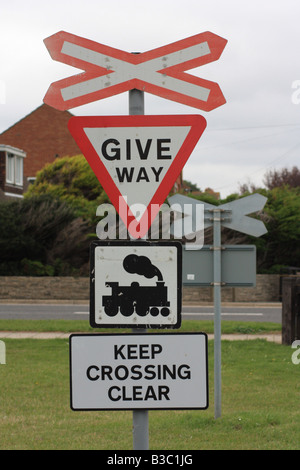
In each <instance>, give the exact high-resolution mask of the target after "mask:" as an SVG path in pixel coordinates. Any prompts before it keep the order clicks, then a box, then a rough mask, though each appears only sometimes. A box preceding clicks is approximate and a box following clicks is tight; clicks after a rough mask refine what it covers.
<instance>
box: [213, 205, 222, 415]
mask: <svg viewBox="0 0 300 470" xmlns="http://www.w3.org/2000/svg"><path fill="white" fill-rule="evenodd" d="M213 230H214V240H213V244H214V246H213V250H214V257H213V258H214V261H213V264H214V310H215V315H214V320H215V321H214V362H215V363H214V392H215V418H219V417H220V416H221V249H222V247H221V209H213Z"/></svg>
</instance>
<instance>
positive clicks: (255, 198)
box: [168, 194, 267, 418]
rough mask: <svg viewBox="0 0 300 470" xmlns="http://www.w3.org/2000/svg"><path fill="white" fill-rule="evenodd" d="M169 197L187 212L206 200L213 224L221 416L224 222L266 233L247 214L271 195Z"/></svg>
mask: <svg viewBox="0 0 300 470" xmlns="http://www.w3.org/2000/svg"><path fill="white" fill-rule="evenodd" d="M168 201H169V203H170V204H177V205H178V206H180V207H181V208H182V213H184V205H187V204H192V205H195V204H204V214H205V215H206V217H204V227H209V226H211V225H212V226H213V246H212V247H211V249H212V250H213V282H212V285H213V288H214V359H215V360H214V387H215V418H219V417H220V416H221V286H222V269H221V253H222V244H221V225H223V226H224V227H227V228H231V229H233V230H238V231H240V232H243V233H247V234H249V235H252V236H256V237H259V236H260V235H263V234H264V233H266V232H267V230H266V228H265V225H264V224H263V222H261V221H259V220H256V219H253V218H250V217H247V216H246V214H251V213H253V212H257V211H259V210H262V208H263V207H264V205H265V203H266V201H267V198H265V197H264V196H262V195H260V194H254V195H251V196H247V197H245V198H242V199H238V200H236V201H232V202H229V203H227V204H222V205H220V206H214V205H212V204H208V203H206V202H204V203H203V202H201V201H199V200H196V199H193V198H190V197H187V196H181V195H180V194H177V195H175V196H172V197H170V198H169V199H168ZM173 232H174V231H173ZM175 232H176V226H175ZM193 253H194V252H193Z"/></svg>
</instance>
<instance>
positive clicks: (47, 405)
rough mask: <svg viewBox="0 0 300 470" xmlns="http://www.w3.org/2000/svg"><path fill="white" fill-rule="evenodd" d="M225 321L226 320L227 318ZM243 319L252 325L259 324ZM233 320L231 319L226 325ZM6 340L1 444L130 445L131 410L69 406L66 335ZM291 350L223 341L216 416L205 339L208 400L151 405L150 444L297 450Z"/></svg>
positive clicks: (297, 375)
mask: <svg viewBox="0 0 300 470" xmlns="http://www.w3.org/2000/svg"><path fill="white" fill-rule="evenodd" d="M194 323H196V325H197V328H196V325H194ZM223 323H224V328H225V327H226V328H229V323H228V324H227V325H226V322H223ZM230 323H231V322H230ZM14 325H16V324H15V323H14ZM243 325H244V328H246V327H247V329H248V330H249V329H250V331H256V330H257V328H258V329H259V332H261V329H263V328H264V326H263V325H258V324H252V325H250V324H248V325H246V324H245V323H243ZM257 325H258V326H257ZM19 326H20V325H19ZM52 326H53V325H52ZM60 326H61V324H60ZM236 326H237V325H234V324H232V325H231V331H232V329H234V330H236ZM16 327H17V325H16ZM31 327H33V324H31ZM207 327H209V328H210V327H211V325H210V324H208V325H206V322H203V323H202V322H191V323H187V322H184V325H183V330H185V331H187V330H188V331H193V328H196V330H197V331H199V328H200V329H201V330H204V331H205V328H207ZM55 328H56V327H55ZM65 328H67V326H66V325H65ZM239 328H240V327H238V328H237V329H238V330H239ZM266 328H269V327H267V326H266ZM3 329H4V325H3V322H0V330H3ZM10 329H11V328H10ZM68 329H70V325H69V326H68ZM71 330H72V331H73V327H71ZM81 330H82V328H81ZM271 330H272V331H274V328H273V329H272V328H271ZM74 331H78V325H75V327H74ZM115 332H116V331H115ZM118 332H119V331H118ZM206 332H207V333H208V332H209V331H206ZM239 332H240V331H239ZM4 341H5V345H6V364H5V365H0V384H1V385H0V449H1V450H6V449H10V450H14V449H24V450H29V449H31V450H43V449H47V450H52V449H53V450H54V449H65V450H73V449H78V450H80V449H94V450H101V449H102V450H104V449H105V450H126V449H128V450H132V448H133V447H132V446H133V441H132V412H131V411H90V412H81V411H72V410H71V409H70V398H69V393H70V387H69V342H68V340H64V339H52V340H38V339H5V340H4ZM293 352H294V350H293V349H292V348H291V347H289V346H283V345H280V344H274V343H269V342H267V341H264V340H252V341H222V416H221V418H218V419H215V418H214V391H213V385H214V384H213V376H214V373H213V370H214V365H213V356H214V354H213V341H209V344H208V359H209V397H210V398H209V399H210V406H209V408H208V409H207V410H168V411H167V410H161V411H158V410H155V411H149V447H150V449H155V450H168V449H176V450H178V451H179V450H205V449H212V450H216V449H228V450H229V449H236V450H237V449H239V450H246V449H251V450H252V449H253V450H254V449H261V450H275V449H282V450H287V449H290V450H292V449H295V450H299V449H300V413H299V399H300V380H299V379H300V364H299V365H295V364H293V362H292V360H291V357H292V353H293ZM187 400H188V397H187Z"/></svg>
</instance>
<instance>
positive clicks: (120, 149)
mask: <svg viewBox="0 0 300 470" xmlns="http://www.w3.org/2000/svg"><path fill="white" fill-rule="evenodd" d="M68 127H69V130H70V132H71V134H72V136H73V137H74V139H75V141H76V142H77V144H78V146H79V148H80V149H81V151H82V152H83V155H84V156H85V158H86V159H87V161H88V163H89V165H90V167H91V168H92V170H93V172H94V173H95V175H96V177H97V179H98V181H99V182H100V184H101V185H102V187H103V189H104V191H105V192H106V194H107V195H108V197H109V199H110V201H111V202H112V204H113V205H114V207H115V209H116V210H117V212H118V213H119V215H120V217H121V219H122V220H123V222H124V224H125V226H126V227H127V229H128V232H129V233H130V235H131V236H132V237H133V238H142V237H144V235H145V234H146V233H147V232H148V230H149V228H150V226H151V223H152V222H153V220H154V219H155V217H156V215H157V213H158V212H159V208H160V206H161V205H162V204H163V202H164V201H165V199H166V198H167V196H168V194H169V192H170V190H171V188H172V186H173V185H174V183H175V181H176V179H177V177H178V176H179V174H180V172H181V170H182V168H183V166H184V165H185V163H186V161H187V160H188V158H189V156H190V155H191V153H192V151H193V149H194V147H195V145H196V144H197V142H198V140H199V139H200V137H201V135H202V133H203V131H204V129H205V127H206V120H205V118H204V117H203V116H199V115H174V116H173V115H171V116H165V115H159V116H153V115H150V116H149V115H132V116H73V117H72V118H71V119H70V120H69V123H68Z"/></svg>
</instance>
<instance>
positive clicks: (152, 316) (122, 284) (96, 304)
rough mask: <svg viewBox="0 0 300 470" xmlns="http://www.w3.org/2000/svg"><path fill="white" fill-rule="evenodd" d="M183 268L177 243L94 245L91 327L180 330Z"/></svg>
mask: <svg viewBox="0 0 300 470" xmlns="http://www.w3.org/2000/svg"><path fill="white" fill-rule="evenodd" d="M181 266H182V247H181V244H180V243H178V242H147V241H130V242H127V241H124V242H122V241H96V242H93V243H92V245H91V276H90V290H91V299H90V324H91V326H92V327H94V328H97V327H111V326H116V327H125V328H126V327H130V328H179V327H180V324H181V285H182V284H181V270H182V268H181Z"/></svg>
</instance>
